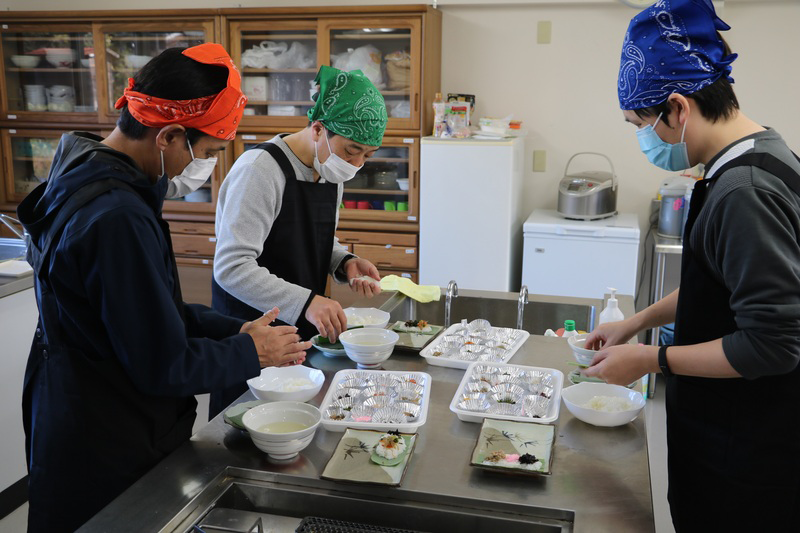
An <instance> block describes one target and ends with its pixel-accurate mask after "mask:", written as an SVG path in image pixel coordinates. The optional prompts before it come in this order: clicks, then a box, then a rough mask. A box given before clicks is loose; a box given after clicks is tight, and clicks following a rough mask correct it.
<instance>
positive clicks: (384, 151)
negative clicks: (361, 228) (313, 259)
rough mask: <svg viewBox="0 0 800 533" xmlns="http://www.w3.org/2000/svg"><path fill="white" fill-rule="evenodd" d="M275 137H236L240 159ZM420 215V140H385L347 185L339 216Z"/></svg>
mask: <svg viewBox="0 0 800 533" xmlns="http://www.w3.org/2000/svg"><path fill="white" fill-rule="evenodd" d="M274 136H275V134H273V133H259V134H247V133H242V134H239V135H237V136H236V139H235V140H234V141H233V157H234V158H238V157H239V156H241V154H243V153H244V152H246V151H247V150H250V149H252V148H254V147H255V146H256V145H258V144H260V143H262V142H266V141H268V140H270V139H272V138H273V137H274ZM418 214H419V142H418V140H417V139H416V138H398V137H384V139H383V145H382V146H381V147H380V148H379V149H378V151H377V152H375V155H374V156H373V157H371V158H369V159H368V160H367V161H366V163H364V168H362V169H361V170H359V171H358V173H357V174H356V175H355V177H354V178H353V179H351V180H350V181H347V182H345V184H344V196H343V198H342V205H340V206H339V215H340V217H341V218H342V219H351V220H380V221H383V222H416V220H417V216H418Z"/></svg>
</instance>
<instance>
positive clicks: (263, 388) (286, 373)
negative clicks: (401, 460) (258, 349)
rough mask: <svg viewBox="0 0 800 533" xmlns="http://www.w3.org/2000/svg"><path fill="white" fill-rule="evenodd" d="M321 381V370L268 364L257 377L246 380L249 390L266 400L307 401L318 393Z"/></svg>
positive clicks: (323, 379)
mask: <svg viewBox="0 0 800 533" xmlns="http://www.w3.org/2000/svg"><path fill="white" fill-rule="evenodd" d="M323 383H325V374H323V373H322V370H317V369H316V368H309V367H307V366H303V365H296V366H281V367H277V366H269V367H267V368H262V369H261V374H259V375H258V377H255V378H252V379H248V380H247V386H248V387H249V388H250V392H252V393H253V395H254V396H255V397H256V398H258V399H259V400H265V401H268V402H274V401H279V400H283V401H293V402H307V401H309V400H311V399H312V398H314V397H315V396H316V395H317V394H318V393H319V391H320V389H322V385H323Z"/></svg>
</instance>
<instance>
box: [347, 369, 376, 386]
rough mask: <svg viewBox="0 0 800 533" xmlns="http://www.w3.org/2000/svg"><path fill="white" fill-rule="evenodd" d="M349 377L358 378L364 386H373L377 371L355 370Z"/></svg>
mask: <svg viewBox="0 0 800 533" xmlns="http://www.w3.org/2000/svg"><path fill="white" fill-rule="evenodd" d="M348 377H349V379H356V380H358V382H359V383H360V384H362V385H363V387H372V386H373V385H375V373H374V372H366V371H363V370H361V371H357V372H353V373H352V374H348Z"/></svg>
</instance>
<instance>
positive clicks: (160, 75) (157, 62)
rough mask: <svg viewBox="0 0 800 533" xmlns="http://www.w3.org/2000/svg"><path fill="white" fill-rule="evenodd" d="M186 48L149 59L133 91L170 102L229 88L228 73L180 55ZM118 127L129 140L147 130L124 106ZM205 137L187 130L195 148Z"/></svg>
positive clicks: (196, 131) (202, 134)
mask: <svg viewBox="0 0 800 533" xmlns="http://www.w3.org/2000/svg"><path fill="white" fill-rule="evenodd" d="M184 50H186V48H182V47H176V48H167V49H166V50H164V51H163V52H161V53H160V54H159V55H158V56H156V57H154V58H153V59H151V60H150V61H149V62H148V63H147V64H146V65H145V66H144V67H142V69H141V70H140V71H139V72H137V73H136V74H135V75H134V76H133V90H134V91H137V92H140V93H143V94H146V95H148V96H156V97H158V98H166V99H169V100H190V99H192V98H201V97H203V96H210V95H213V94H218V93H219V92H221V91H222V90H223V89H224V88H225V87H226V86H227V85H228V69H227V68H225V67H219V66H216V65H206V64H204V63H198V62H197V61H195V60H194V59H192V58H190V57H187V56H185V55H183V51H184ZM117 127H118V128H119V129H120V131H121V132H122V133H123V134H124V135H125V136H126V137H128V138H130V139H135V140H136V139H142V138H144V136H145V134H146V133H147V129H148V128H147V126H145V125H144V124H142V123H141V122H139V121H138V120H136V119H135V118H133V115H131V113H130V111H128V106H127V104H126V105H125V107H123V108H122V110H121V113H120V115H119V118H118V119H117ZM204 135H206V134H205V133H203V132H202V131H200V130H197V129H194V128H186V137H187V138H188V139H189V143H190V144H194V143H195V142H196V141H197V140H198V139H200V138H201V137H202V136H204Z"/></svg>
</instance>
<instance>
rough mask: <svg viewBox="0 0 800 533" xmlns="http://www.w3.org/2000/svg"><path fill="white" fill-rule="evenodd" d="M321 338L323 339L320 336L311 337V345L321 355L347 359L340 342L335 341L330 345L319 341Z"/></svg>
mask: <svg viewBox="0 0 800 533" xmlns="http://www.w3.org/2000/svg"><path fill="white" fill-rule="evenodd" d="M321 338H323V337H322V335H314V336H313V337H311V345H312V346H313V347H314V348H316V349H317V350H319V351H320V352H322V354H323V355H325V356H327V357H347V353H345V351H344V345H342V343H341V342H338V341H337V342H334V343H333V344H331V343H329V342H323V341H321V340H320V339H321ZM326 340H327V339H326Z"/></svg>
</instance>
